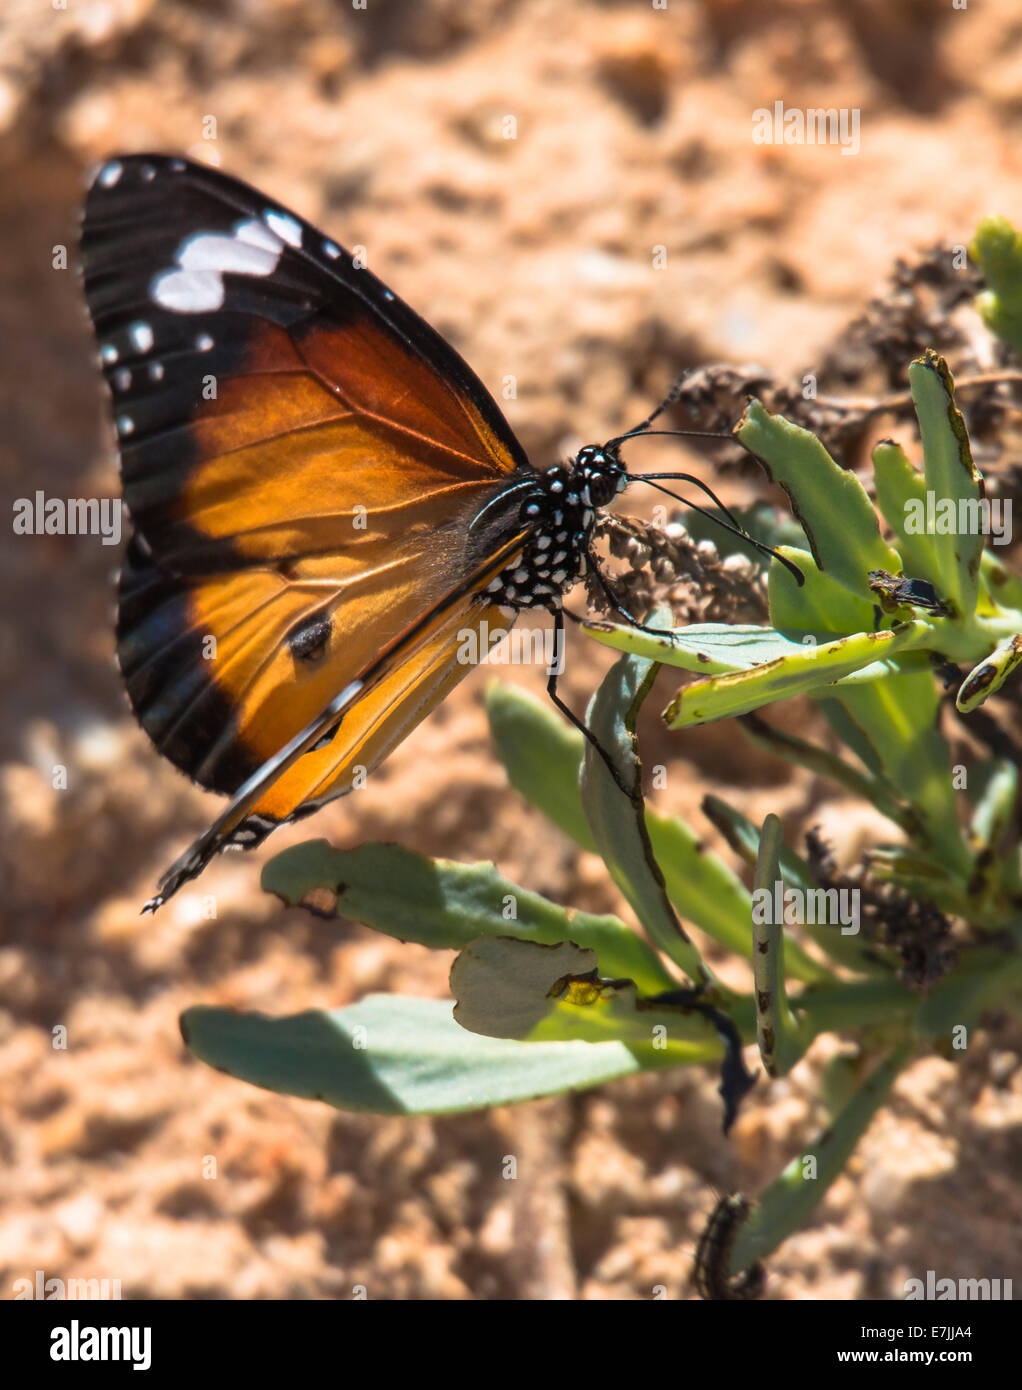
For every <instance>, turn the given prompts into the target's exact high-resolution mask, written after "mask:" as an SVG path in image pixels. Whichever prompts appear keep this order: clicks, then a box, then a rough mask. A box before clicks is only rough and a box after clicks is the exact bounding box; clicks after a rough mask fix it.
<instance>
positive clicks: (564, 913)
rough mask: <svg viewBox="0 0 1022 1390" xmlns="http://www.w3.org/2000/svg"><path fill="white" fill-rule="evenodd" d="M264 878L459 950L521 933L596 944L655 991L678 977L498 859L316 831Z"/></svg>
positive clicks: (286, 892)
mask: <svg viewBox="0 0 1022 1390" xmlns="http://www.w3.org/2000/svg"><path fill="white" fill-rule="evenodd" d="M262 886H263V888H264V889H265V890H266V892H268V893H276V894H277V896H278V897H280V898H282V899H283V900H284V902H285V903H288V904H289V905H291V906H294V907H302V906H305V907H309V908H311V909H312V910H313V911H315V912H317V913H319V914H320V915H329V916H338V917H348V918H351V919H352V920H354V921H357V922H364V923H365V924H366V926H369V927H374V928H375V929H376V930H377V931H381V932H386V933H387V935H388V936H395V937H397V938H398V940H399V941H416V942H418V943H420V944H421V945H423V946H431V947H434V948H437V949H454V950H460V949H461V948H462V947H464V946H466V945H467V944H468V943H469V942H470V941H474V940H475V938H476V937H479V936H520V937H523V938H526V939H528V940H531V941H540V942H544V943H546V944H548V945H549V944H553V943H554V942H558V941H566V940H571V941H576V942H577V943H578V944H579V945H580V946H587V947H590V948H591V949H592V950H594V951H595V952H596V954H597V956H598V958H599V962H600V969H601V970H602V971H603V973H604V974H606V975H627V976H628V977H629V978H630V979H633V980H635V981H636V983H637V984H638V985H639V987H640V988H641V989H642V990H646V991H649V992H650V993H655V992H656V991H657V990H662V989H669V988H670V987H671V986H672V985H674V984H676V983H677V981H676V979H675V977H674V976H673V975H671V974H670V972H669V971H668V970H667V969H666V967H665V966H664V965H663V963H662V962H661V961H660V958H659V957H658V956H657V954H656V952H655V951H652V950H650V948H649V946H648V945H647V944H646V942H645V941H643V940H642V939H641V938H640V937H639V936H637V935H636V934H635V932H634V931H632V930H631V929H630V928H628V927H627V926H625V924H624V922H622V921H620V919H619V918H617V917H609V916H608V917H595V916H593V915H592V914H590V913H588V912H576V911H574V910H573V909H570V908H569V909H565V908H563V907H558V906H557V904H556V903H552V902H550V901H549V900H548V899H546V898H543V897H541V896H540V895H539V894H538V893H530V892H528V891H527V890H526V889H524V888H520V887H518V885H517V884H515V883H511V882H510V881H509V880H508V879H506V878H503V877H502V876H501V875H500V874H499V873H498V872H497V870H496V869H495V868H494V866H493V865H492V864H458V863H455V862H453V861H451V860H448V859H430V858H428V857H427V856H426V855H423V854H415V853H414V852H413V851H412V850H409V849H403V848H401V846H399V845H381V844H368V845H360V846H359V848H358V849H350V850H340V849H334V848H333V847H332V846H331V845H330V844H329V843H328V842H327V841H326V840H308V841H306V842H305V843H304V844H301V845H295V846H293V847H292V848H291V849H286V850H284V852H283V853H282V854H278V855H276V856H275V857H274V858H273V859H271V860H270V862H269V863H268V864H267V865H266V866H265V868H264V869H263V877H262Z"/></svg>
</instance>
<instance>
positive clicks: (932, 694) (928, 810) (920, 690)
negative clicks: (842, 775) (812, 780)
mask: <svg viewBox="0 0 1022 1390" xmlns="http://www.w3.org/2000/svg"><path fill="white" fill-rule="evenodd" d="M839 691H840V700H841V703H842V705H843V706H844V707H845V710H846V712H847V713H848V715H849V716H850V717H851V719H852V721H853V722H854V723H855V724H856V725H857V727H858V729H859V731H860V734H861V736H862V738H863V739H864V740H866V742H868V744H869V746H870V748H871V750H872V761H873V763H874V765H875V766H878V767H879V768H880V769H882V774H883V776H884V777H885V779H886V780H887V782H888V784H889V785H890V786H892V787H896V788H897V789H898V793H899V795H900V796H901V798H902V799H903V800H904V801H906V802H907V803H908V804H909V806H910V807H911V808H912V811H913V812H914V814H915V817H916V819H917V821H918V823H919V826H920V829H921V830H922V832H923V834H924V836H925V838H926V839H927V840H928V841H929V843H930V845H931V847H932V848H933V849H934V850H935V851H937V853H938V854H939V856H940V858H941V860H942V861H943V863H944V864H945V865H946V866H947V868H948V869H950V870H951V871H952V872H954V873H957V874H960V875H967V874H968V873H969V872H970V870H971V866H972V856H971V854H970V853H969V850H968V848H967V846H966V844H965V841H964V839H963V837H962V832H961V829H960V828H959V825H958V817H957V808H956V805H955V793H954V788H953V787H952V783H951V768H950V764H949V760H948V748H947V744H946V743H945V742H944V740H943V738H942V737H941V735H940V732H939V730H938V728H937V714H938V710H939V707H940V696H939V694H938V692H937V687H936V683H935V682H934V679H933V677H932V676H931V675H930V674H929V673H928V672H921V673H920V674H918V675H907V676H895V677H892V678H891V679H890V680H886V681H878V682H876V683H875V684H874V685H868V686H860V687H857V688H855V689H850V688H844V687H839Z"/></svg>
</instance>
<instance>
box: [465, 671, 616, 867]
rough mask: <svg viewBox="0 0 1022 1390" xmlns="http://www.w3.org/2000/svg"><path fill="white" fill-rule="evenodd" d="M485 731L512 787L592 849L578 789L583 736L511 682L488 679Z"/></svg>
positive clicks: (582, 844)
mask: <svg viewBox="0 0 1022 1390" xmlns="http://www.w3.org/2000/svg"><path fill="white" fill-rule="evenodd" d="M486 713H487V716H488V718H489V721H490V734H491V736H492V738H493V742H494V743H495V744H496V747H497V752H498V754H499V755H500V760H501V762H502V763H503V764H504V769H505V771H506V772H507V775H508V780H509V781H510V783H511V785H512V786H513V787H514V789H515V791H517V792H520V793H521V795H522V796H524V797H525V799H526V800H527V801H531V802H532V804H533V806H536V807H538V809H539V810H540V811H542V812H543V814H544V815H545V816H546V817H547V819H548V820H551V821H553V823H554V825H556V826H557V827H558V828H559V829H561V830H563V831H564V833H565V834H566V835H567V836H568V837H569V838H570V839H572V840H574V842H575V843H576V844H577V845H580V846H581V847H582V849H587V850H591V851H593V852H595V850H596V845H595V844H594V842H593V836H592V831H591V830H590V829H589V822H588V821H587V820H586V817H585V812H584V811H583V810H582V802H581V799H580V798H579V794H578V776H579V769H580V768H581V766H582V744H583V742H584V739H583V738H582V735H581V734H580V733H579V732H578V730H577V729H573V728H572V727H571V725H570V724H568V722H567V720H565V719H563V718H562V717H561V716H560V715H559V714H557V713H556V711H555V710H554V708H553V706H552V705H551V703H550V701H549V700H546V701H540V700H537V699H535V698H534V697H533V696H532V695H530V694H529V693H528V692H527V691H525V690H520V689H519V688H518V687H517V686H514V685H504V684H502V683H501V682H499V681H491V683H490V684H489V685H488V686H487V689H486Z"/></svg>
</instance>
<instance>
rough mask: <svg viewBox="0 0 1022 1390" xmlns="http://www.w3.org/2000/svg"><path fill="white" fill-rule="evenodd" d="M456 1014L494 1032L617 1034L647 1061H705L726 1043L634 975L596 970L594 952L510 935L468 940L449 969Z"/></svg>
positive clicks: (533, 1037) (523, 1036)
mask: <svg viewBox="0 0 1022 1390" xmlns="http://www.w3.org/2000/svg"><path fill="white" fill-rule="evenodd" d="M451 993H452V994H453V995H454V997H455V1000H456V1001H457V1002H456V1004H455V1007H454V1017H455V1019H456V1020H457V1022H458V1023H460V1024H461V1026H462V1028H467V1029H468V1030H469V1031H470V1032H473V1033H480V1034H482V1035H484V1036H485V1037H489V1038H517V1039H520V1040H521V1041H530V1042H532V1041H543V1042H554V1041H558V1042H560V1041H569V1040H571V1039H574V1038H580V1039H583V1040H585V1041H587V1042H606V1041H608V1039H612V1038H618V1039H620V1040H621V1041H622V1042H625V1043H627V1044H628V1045H629V1046H630V1047H632V1049H633V1050H634V1051H635V1054H636V1056H637V1057H638V1058H639V1059H640V1060H641V1061H642V1063H643V1065H644V1066H657V1067H659V1066H665V1065H672V1064H675V1063H679V1062H692V1061H707V1060H709V1059H710V1058H712V1057H719V1056H720V1053H721V1050H722V1049H721V1044H720V1040H719V1038H718V1037H717V1035H716V1034H715V1033H714V1031H713V1029H712V1027H710V1026H709V1025H708V1024H707V1022H706V1020H705V1019H704V1018H702V1017H701V1016H700V1015H698V1014H687V1015H686V1014H683V1013H681V1012H680V1011H679V1010H677V1009H668V1008H666V1007H660V1006H657V1005H656V1004H655V1003H653V1002H652V1001H646V1000H641V999H640V998H639V996H638V994H637V992H636V989H635V985H634V983H633V982H632V981H631V980H607V979H603V978H601V977H600V976H599V975H598V974H597V969H596V953H595V952H594V951H583V950H580V949H579V947H577V946H576V945H574V943H572V942H570V941H562V942H560V943H559V944H558V945H556V946H540V945H538V944H537V943H536V942H534V941H519V940H515V939H514V938H511V937H481V938H480V939H479V940H478V941H473V942H471V943H470V944H469V945H468V946H466V947H465V949H464V950H463V951H462V952H461V954H460V955H459V956H458V958H457V960H456V961H455V962H454V964H453V966H452V967H451Z"/></svg>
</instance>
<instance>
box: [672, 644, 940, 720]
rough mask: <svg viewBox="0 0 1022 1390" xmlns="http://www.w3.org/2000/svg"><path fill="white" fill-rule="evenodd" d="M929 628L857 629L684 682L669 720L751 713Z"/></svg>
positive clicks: (834, 676)
mask: <svg viewBox="0 0 1022 1390" xmlns="http://www.w3.org/2000/svg"><path fill="white" fill-rule="evenodd" d="M928 631H929V629H928V627H927V625H926V624H925V623H918V622H914V623H902V624H900V625H899V626H898V627H896V628H891V629H889V630H886V629H885V630H881V631H880V632H858V633H855V634H854V635H853V636H851V637H839V638H836V639H835V640H834V641H832V642H823V643H820V644H819V645H812V644H806V645H805V646H801V645H799V646H798V647H796V649H795V651H794V654H793V655H791V656H782V657H778V658H776V659H775V660H774V661H768V662H766V663H765V664H764V665H762V666H757V667H755V668H754V669H753V670H751V671H737V672H734V673H733V674H732V675H728V676H713V677H711V678H710V679H709V680H705V681H696V682H694V683H693V684H692V685H689V686H685V687H684V688H683V689H682V690H679V692H678V694H677V695H676V696H675V697H674V699H673V700H672V702H671V703H670V704H669V705H668V707H667V709H666V710H665V711H664V721H665V722H666V724H667V727H668V728H669V729H686V728H691V727H692V726H693V725H695V724H708V723H711V722H712V721H713V720H715V719H726V718H728V717H729V716H732V715H737V714H749V713H750V712H751V711H752V710H755V709H759V708H760V707H761V706H763V705H768V704H772V703H773V702H774V701H775V700H788V699H791V698H792V697H793V696H795V695H807V694H810V693H812V692H813V691H817V690H819V689H820V687H821V686H827V685H832V684H833V683H834V682H835V681H837V680H840V679H841V677H842V676H848V675H850V674H851V673H852V672H853V671H857V670H859V669H860V667H863V666H866V665H868V664H869V663H870V662H872V661H876V660H878V659H881V658H884V657H888V656H892V655H893V654H894V653H895V652H897V651H902V650H905V649H906V648H908V647H910V646H912V645H913V644H916V643H918V642H919V641H920V640H921V639H922V638H924V637H925V636H926V635H927V633H928ZM931 684H932V681H931ZM866 688H867V689H868V688H870V687H866Z"/></svg>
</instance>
